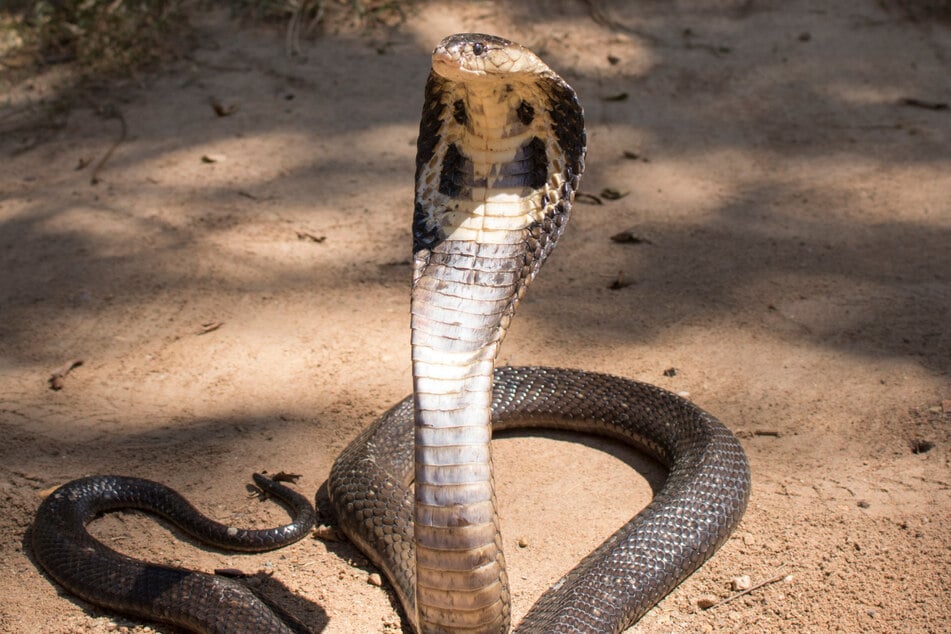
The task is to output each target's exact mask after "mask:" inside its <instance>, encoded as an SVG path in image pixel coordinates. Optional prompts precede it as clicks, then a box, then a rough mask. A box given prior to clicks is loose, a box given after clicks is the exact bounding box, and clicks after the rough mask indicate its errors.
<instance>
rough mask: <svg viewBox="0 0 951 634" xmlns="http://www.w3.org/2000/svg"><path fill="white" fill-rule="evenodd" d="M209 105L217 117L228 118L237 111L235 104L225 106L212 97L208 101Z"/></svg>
mask: <svg viewBox="0 0 951 634" xmlns="http://www.w3.org/2000/svg"><path fill="white" fill-rule="evenodd" d="M209 103H211V109H212V110H214V111H215V114H216V115H218V116H219V117H230V116H231V115H233V114H234V113H236V112H237V111H238V104H236V103H233V104H229V105H227V106H226V105H225V104H223V103H221V102H220V101H218V100H217V99H215V98H214V97H212V98H211V99H210V100H209Z"/></svg>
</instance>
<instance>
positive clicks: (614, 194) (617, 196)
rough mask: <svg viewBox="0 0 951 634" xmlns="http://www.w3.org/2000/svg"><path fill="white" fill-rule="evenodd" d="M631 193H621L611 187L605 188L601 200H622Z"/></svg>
mask: <svg viewBox="0 0 951 634" xmlns="http://www.w3.org/2000/svg"><path fill="white" fill-rule="evenodd" d="M630 193H631V192H621V191H618V190H616V189H612V188H611V187H605V188H604V189H602V190H601V198H603V199H605V200H621V199H622V198H624V197H625V196H627V195H628V194H630Z"/></svg>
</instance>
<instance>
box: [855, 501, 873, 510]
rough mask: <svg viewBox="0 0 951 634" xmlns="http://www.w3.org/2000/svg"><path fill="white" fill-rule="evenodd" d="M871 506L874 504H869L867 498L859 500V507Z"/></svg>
mask: <svg viewBox="0 0 951 634" xmlns="http://www.w3.org/2000/svg"><path fill="white" fill-rule="evenodd" d="M870 506H872V505H871V504H869V503H868V501H866V500H859V501H858V507H859V508H860V509H867V508H868V507H870Z"/></svg>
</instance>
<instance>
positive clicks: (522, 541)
mask: <svg viewBox="0 0 951 634" xmlns="http://www.w3.org/2000/svg"><path fill="white" fill-rule="evenodd" d="M515 543H516V544H518V547H519V548H526V547H527V546H528V540H527V539H525V538H524V537H519V538H518V541H516V542H515Z"/></svg>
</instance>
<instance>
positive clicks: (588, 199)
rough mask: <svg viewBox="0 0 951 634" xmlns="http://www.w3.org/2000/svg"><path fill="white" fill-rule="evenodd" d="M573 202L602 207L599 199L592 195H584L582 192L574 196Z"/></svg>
mask: <svg viewBox="0 0 951 634" xmlns="http://www.w3.org/2000/svg"><path fill="white" fill-rule="evenodd" d="M575 200H577V201H578V202H579V203H591V204H592V205H603V204H604V203H603V202H601V199H600V198H598V197H597V196H595V195H594V194H586V193H584V192H578V193H577V194H575Z"/></svg>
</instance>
